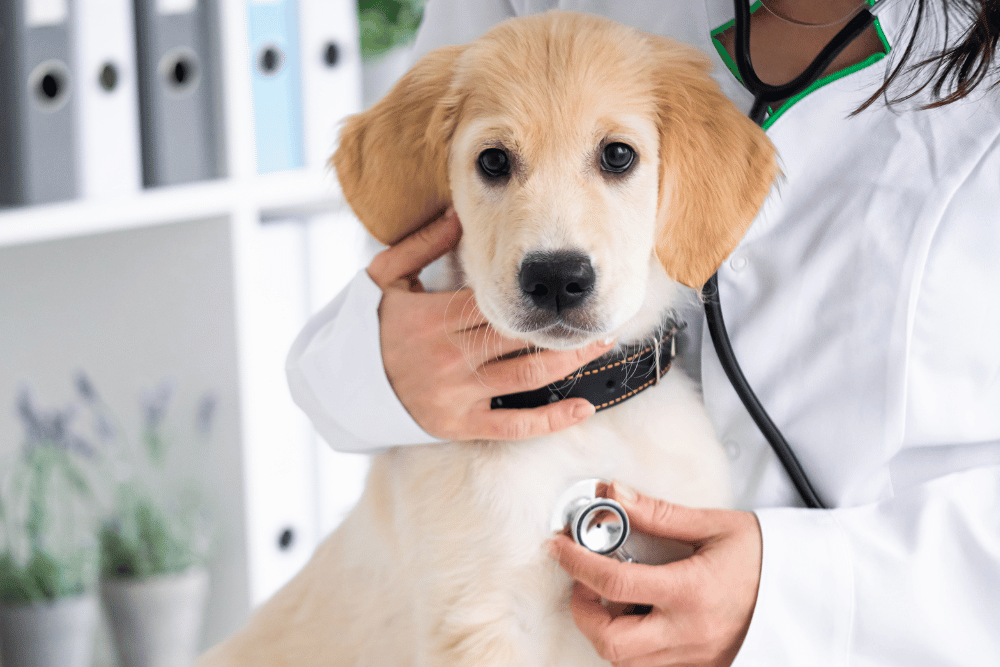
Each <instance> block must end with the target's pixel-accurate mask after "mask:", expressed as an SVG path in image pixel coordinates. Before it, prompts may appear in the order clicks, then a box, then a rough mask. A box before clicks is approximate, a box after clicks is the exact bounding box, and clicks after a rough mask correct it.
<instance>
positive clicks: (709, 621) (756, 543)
mask: <svg viewBox="0 0 1000 667" xmlns="http://www.w3.org/2000/svg"><path fill="white" fill-rule="evenodd" d="M607 497H609V498H614V499H615V500H617V501H618V502H620V503H621V504H622V506H623V507H624V508H625V510H626V511H627V512H628V517H629V522H630V523H631V525H632V528H633V529H634V530H637V531H639V532H642V533H646V534H649V535H654V536H658V537H663V538H668V539H672V540H678V541H680V542H685V543H688V544H691V545H692V546H693V547H694V555H692V556H691V557H689V558H685V559H683V560H679V561H675V562H673V563H668V564H666V565H655V566H654V565H642V564H639V563H620V562H618V561H616V560H613V559H611V558H608V557H606V556H600V555H598V554H596V553H593V552H591V551H588V550H587V549H584V548H583V547H581V546H579V545H577V544H576V543H575V542H573V540H571V539H570V538H569V537H568V536H566V535H560V536H558V537H557V538H556V539H554V540H553V541H552V542H551V543H550V544H551V553H552V556H553V558H555V559H556V560H558V561H559V564H560V565H561V566H562V567H563V569H565V570H566V571H567V572H568V573H569V574H570V576H571V577H573V579H575V580H576V582H577V583H576V584H575V585H574V588H573V598H572V601H571V603H570V606H571V609H572V612H573V619H574V620H575V621H576V625H577V627H578V628H579V629H580V631H581V632H583V634H584V635H585V636H586V637H587V638H588V639H589V640H590V642H591V643H592V644H593V645H594V648H595V649H597V652H598V653H599V654H600V655H601V657H602V658H604V659H605V660H608V661H609V662H611V663H612V664H613V665H615V667H663V666H666V665H711V666H712V667H725V666H728V665H730V664H732V661H733V660H734V659H735V657H736V654H737V652H738V651H739V648H740V645H741V644H742V643H743V639H744V637H745V636H746V632H747V629H748V628H749V626H750V619H751V617H752V616H753V610H754V606H755V605H756V601H757V587H758V585H759V583H760V566H761V553H762V546H761V534H760V526H759V524H758V523H757V517H756V516H755V515H753V514H751V513H749V512H735V511H730V510H702V509H692V508H689V507H684V506H683V505H674V504H672V503H668V502H666V501H663V500H657V499H655V498H650V497H648V496H644V495H641V494H637V493H636V492H635V491H633V490H631V489H629V488H628V487H625V486H623V485H621V484H619V483H617V482H615V483H613V484H612V485H611V486H610V487H609V488H608V492H607ZM602 598H603V600H610V601H613V602H618V603H631V604H640V605H647V606H651V607H652V610H651V611H650V612H649V613H648V614H645V615H642V616H635V615H615V613H614V609H620V608H621V607H620V605H610V606H606V605H605V603H604V602H603V600H602Z"/></svg>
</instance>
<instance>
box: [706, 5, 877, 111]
mask: <svg viewBox="0 0 1000 667" xmlns="http://www.w3.org/2000/svg"><path fill="white" fill-rule="evenodd" d="M872 2H873V0H868V4H869V5H871V4H872ZM760 5H761V3H760V1H759V0H758V2H755V3H753V5H751V7H750V12H751V13H753V12H756V11H757V10H758V9H760ZM735 25H736V19H733V20H732V21H729V22H728V23H725V24H723V25H721V26H719V27H718V28H716V29H715V30H713V31H712V33H711V34H712V44H714V45H715V50H716V51H718V52H719V57H720V58H722V62H724V63H725V64H726V67H728V68H729V71H730V72H731V73H732V75H733V76H734V77H736V80H737V81H739V82H740V84H741V85H744V84H743V77H741V76H740V69H739V67H737V66H736V62H735V61H734V60H733V58H732V56H730V55H729V52H728V51H726V47H724V46H723V45H722V42H721V41H720V40H719V35H721V34H722V33H724V32H725V31H727V30H729V29H730V28H732V27H733V26H735ZM874 25H875V31H876V32H877V33H878V38H879V40H880V41H881V42H882V48H883V49H884V51H883V52H882V53H873V54H872V55H870V56H868V58H866V59H865V60H863V61H861V62H859V63H856V64H854V65H851V66H850V67H845V68H844V69H842V70H839V71H837V72H834V73H833V74H828V75H827V76H824V77H820V78H819V79H817V80H816V81H813V82H812V84H811V85H810V86H809V87H808V88H806V89H805V90H803V91H802V92H800V93H798V94H797V95H793V96H792V97H790V98H788V99H787V100H785V103H784V104H782V105H781V106H780V107H779V108H778V109H777V110H775V109H773V108H772V107H768V109H767V114H768V116H767V120H765V121H764V125H763V127H764V129H765V130H766V129H768V128H769V127H771V125H773V124H774V122H775V121H777V120H778V119H779V118H781V116H782V115H783V114H784V113H785V112H786V111H788V110H789V109H790V108H791V107H793V106H794V105H795V103H796V102H798V101H799V100H801V99H802V98H804V97H805V96H806V95H808V94H809V93H811V92H813V91H814V90H818V89H819V88H822V87H823V86H825V85H827V84H828V83H833V82H834V81H836V80H837V79H841V78H843V77H845V76H848V75H850V74H854V73H855V72H857V71H859V70H863V69H864V68H866V67H868V66H869V65H874V64H875V63H877V62H878V61H880V60H882V58H885V57H886V56H887V55H888V54H889V52H890V51H891V50H892V47H891V46H889V40H888V39H886V37H885V33H884V32H883V31H882V25H881V24H880V23H879V20H878V17H875V24H874Z"/></svg>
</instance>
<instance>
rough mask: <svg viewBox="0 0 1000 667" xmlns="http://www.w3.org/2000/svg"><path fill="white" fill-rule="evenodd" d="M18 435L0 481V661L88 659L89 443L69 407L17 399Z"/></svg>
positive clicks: (72, 662) (92, 519)
mask: <svg viewBox="0 0 1000 667" xmlns="http://www.w3.org/2000/svg"><path fill="white" fill-rule="evenodd" d="M18 412H19V415H20V417H21V422H22V424H23V425H24V428H25V440H24V443H23V445H22V447H21V448H20V450H19V451H18V452H17V455H16V458H15V459H14V461H12V462H10V463H9V464H8V465H5V466H4V469H5V470H6V475H4V476H3V479H0V655H2V656H3V660H4V663H3V664H4V665H5V667H85V666H86V665H89V664H90V660H91V655H92V650H93V637H94V630H95V627H96V622H97V603H96V597H95V596H94V587H95V581H96V574H97V548H96V546H97V545H96V542H95V540H94V527H95V523H96V519H97V508H98V507H99V503H98V502H97V499H96V497H95V493H94V488H95V487H94V484H93V479H92V478H93V472H94V465H93V464H94V460H95V459H96V454H97V453H96V451H95V449H94V447H93V446H92V445H91V444H90V443H88V442H87V441H86V440H84V439H83V438H82V437H80V436H79V435H77V434H76V433H75V432H74V430H73V429H72V428H71V425H72V424H71V422H72V421H73V417H74V411H73V410H72V409H65V410H61V411H51V412H42V411H40V410H38V409H36V408H35V406H34V405H33V404H32V401H31V397H30V395H29V393H28V391H27V390H24V391H22V393H21V395H20V397H19V399H18Z"/></svg>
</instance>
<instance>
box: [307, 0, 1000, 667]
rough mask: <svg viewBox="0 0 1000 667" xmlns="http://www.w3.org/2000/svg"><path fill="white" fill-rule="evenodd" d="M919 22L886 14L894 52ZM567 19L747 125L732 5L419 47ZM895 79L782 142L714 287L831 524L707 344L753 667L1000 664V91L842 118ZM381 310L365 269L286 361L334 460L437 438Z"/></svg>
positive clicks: (633, 7) (709, 394) (777, 125)
mask: <svg viewBox="0 0 1000 667" xmlns="http://www.w3.org/2000/svg"><path fill="white" fill-rule="evenodd" d="M906 4H907V3H906V2H903V1H901V0H896V2H895V3H894V4H892V0H890V4H889V6H888V7H887V8H886V9H884V10H882V11H881V12H880V14H879V21H880V27H881V29H882V30H883V32H884V33H885V35H886V37H887V39H888V41H889V43H890V44H895V43H899V40H900V35H899V32H900V26H901V20H902V16H904V15H905V12H906V9H907V7H906V6H905V5H906ZM554 6H558V7H560V8H563V9H572V10H581V11H593V12H595V13H600V14H603V15H606V16H609V17H610V18H613V19H615V20H618V21H620V22H623V23H626V24H630V25H634V26H636V27H639V28H642V29H644V30H647V31H650V32H657V33H661V34H667V35H670V36H673V37H675V38H678V39H682V40H684V41H687V42H688V43H691V44H693V45H695V46H697V47H699V48H701V49H702V50H704V51H705V52H706V53H707V54H708V55H710V56H711V57H713V58H714V59H715V61H716V62H717V63H718V68H717V69H718V71H717V72H716V78H717V80H719V82H720V84H721V85H722V87H723V89H724V91H725V92H726V93H727V94H728V95H729V96H730V97H731V98H732V99H733V100H734V101H736V102H737V104H738V105H740V106H741V107H742V108H743V109H744V110H745V109H747V108H749V103H750V97H749V95H748V94H747V93H746V91H744V90H743V89H742V88H741V87H740V86H739V84H738V83H737V82H736V80H735V79H734V77H733V76H732V75H731V74H730V73H729V71H728V70H727V69H726V68H725V67H724V66H723V65H722V62H721V59H720V58H719V56H718V54H717V53H716V51H715V49H714V48H713V47H712V46H711V44H710V41H709V38H708V35H709V31H710V30H711V29H712V28H714V27H717V26H719V25H721V24H723V23H724V22H726V21H727V20H729V19H731V17H732V8H731V7H730V6H729V3H728V2H726V0H722V2H721V3H719V2H716V1H715V0H709V2H708V3H707V6H706V7H705V8H704V10H703V8H702V6H701V5H692V4H690V3H682V2H678V3H672V4H671V3H663V2H660V1H657V0H631V1H627V0H620V1H618V2H614V3H610V2H602V1H600V0H575V1H571V0H565V1H562V2H557V1H556V0H520V1H519V0H510V1H509V2H507V1H503V0H483V1H481V2H473V1H469V0H432V2H431V3H430V4H429V6H428V7H427V10H426V16H425V25H424V28H423V31H422V34H421V36H420V38H419V40H418V45H417V50H418V51H419V52H424V51H427V50H429V49H430V48H432V47H435V46H439V45H443V44H446V43H460V42H465V41H468V40H470V39H473V38H474V37H476V36H477V35H479V34H481V33H482V32H484V31H485V30H486V29H487V28H488V27H489V26H490V25H492V24H493V23H495V22H496V21H498V20H501V19H503V18H506V17H509V16H513V15H519V14H522V13H526V12H533V11H541V10H544V9H548V8H551V7H554ZM889 60H890V59H884V60H882V61H880V62H877V63H874V64H872V65H870V66H868V67H866V68H864V69H862V70H860V71H856V72H854V73H852V74H850V75H848V76H846V77H843V78H841V79H838V80H836V81H834V82H832V83H829V84H827V85H826V86H824V87H822V88H820V89H818V90H815V91H813V92H811V93H810V94H809V95H807V96H806V97H805V98H804V99H802V100H800V101H799V102H797V103H796V104H795V105H794V106H793V107H792V108H791V109H790V110H788V111H787V112H786V113H784V114H783V115H782V116H781V117H780V118H778V119H777V120H776V121H775V122H774V123H773V125H771V126H770V127H769V129H768V134H769V136H770V137H771V139H772V141H773V142H774V143H775V145H776V146H777V148H778V152H779V155H780V158H781V166H782V169H783V171H784V174H785V179H784V182H783V184H782V185H781V186H780V187H779V188H778V189H777V191H776V192H774V193H772V196H771V197H770V198H769V199H768V201H767V202H766V204H765V206H764V208H763V210H762V211H761V213H760V215H759V216H758V217H757V219H756V220H755V221H754V223H753V225H752V226H751V228H750V230H749V232H748V233H747V234H746V237H745V238H744V239H743V241H742V243H741V244H740V246H739V247H738V248H737V250H736V251H735V252H734V253H733V255H732V256H731V257H730V258H729V259H728V260H727V261H726V263H725V264H724V265H723V266H722V268H721V269H720V271H719V284H720V294H721V299H722V307H723V311H724V313H725V318H726V322H727V324H728V327H729V333H730V336H731V338H732V342H733V346H734V348H735V351H736V355H737V357H738V358H739V360H740V362H741V365H742V367H743V370H744V372H745V374H746V376H747V378H748V379H749V381H750V384H751V386H752V387H753V389H754V391H755V392H756V393H757V395H758V396H759V397H760V398H761V400H762V402H763V404H764V405H765V406H766V407H767V409H768V411H769V413H770V414H771V417H772V418H773V419H774V421H775V422H776V423H777V424H778V425H779V427H780V428H781V429H782V431H783V433H784V434H785V437H786V438H787V439H788V441H789V442H790V443H791V445H792V447H793V449H794V450H795V452H796V454H797V455H798V458H799V459H800V461H801V462H802V464H803V465H804V467H805V469H806V471H807V472H808V474H809V476H810V478H811V480H812V482H813V484H814V486H815V487H816V488H817V491H818V492H819V494H820V496H821V497H822V498H823V499H824V500H825V501H826V502H827V504H829V505H831V506H833V507H835V508H836V509H832V510H805V509H800V508H796V507H795V506H796V505H797V504H799V501H798V498H797V495H796V493H795V490H794V488H793V487H792V486H791V484H790V483H789V482H788V480H787V478H786V476H785V474H784V472H783V470H782V468H781V466H780V464H779V463H778V462H777V460H776V459H775V458H774V456H773V455H772V454H771V452H770V450H769V448H768V446H767V444H766V442H765V441H764V440H763V438H762V436H761V435H760V433H759V431H758V430H757V429H756V427H755V426H754V425H753V423H752V421H751V420H750V417H749V416H748V415H747V413H746V411H745V409H744V408H743V406H742V404H741V403H740V401H739V399H738V398H737V397H736V394H735V393H734V392H733V390H732V388H731V387H730V386H729V383H728V381H727V380H726V378H725V375H724V373H723V371H722V369H721V367H720V366H719V362H718V359H717V358H716V356H715V352H714V350H713V348H712V346H711V343H710V342H709V340H708V338H707V332H705V333H704V334H703V336H702V337H703V341H702V345H701V351H700V353H701V366H702V369H701V372H702V381H703V385H704V392H705V400H706V403H707V405H708V409H709V413H710V415H711V417H712V420H713V421H714V423H715V426H716V428H717V431H718V433H719V434H720V437H721V438H722V440H723V442H724V443H725V447H726V450H727V452H729V454H730V456H731V458H732V459H733V465H734V469H735V474H736V483H737V492H738V496H739V498H740V499H741V505H742V506H744V507H746V508H752V509H754V510H755V511H756V512H757V515H758V517H759V519H760V524H761V529H762V531H763V539H764V549H763V554H764V560H763V569H762V574H761V583H760V590H759V594H758V599H757V606H756V608H755V610H754V616H753V620H752V623H751V626H750V631H749V633H748V636H747V638H746V641H745V642H744V645H743V648H742V649H741V651H740V654H739V656H738V657H737V660H736V663H735V664H736V665H739V666H746V665H766V666H767V667H778V666H782V665H789V666H795V667H821V666H825V665H831V666H832V665H851V666H867V665H898V666H900V667H904V666H905V667H914V666H919V665H968V666H981V665H996V664H1000V345H998V343H997V342H996V340H997V336H998V332H1000V91H996V90H994V91H993V93H992V95H990V96H985V97H984V96H980V97H978V98H977V99H975V100H971V101H967V102H963V103H959V104H954V105H950V106H947V107H945V108H943V109H939V110H932V111H921V112H912V111H893V110H889V109H887V108H885V107H884V106H882V105H876V106H874V107H872V108H870V109H869V110H867V111H865V112H863V113H861V114H859V115H857V116H849V114H850V112H851V111H853V110H854V109H855V108H856V107H857V106H858V105H859V104H860V103H861V102H862V101H863V100H865V99H866V98H867V97H868V96H869V95H870V94H871V93H872V92H873V91H874V90H875V89H876V88H877V87H878V85H880V84H881V82H882V79H883V76H884V74H885V68H886V63H887V62H888V61H889ZM379 298H380V292H379V290H378V288H377V287H376V286H375V285H374V284H373V283H372V282H371V280H370V279H368V277H367V275H366V274H364V272H362V273H360V274H359V275H358V277H357V278H356V279H355V280H354V281H353V283H352V284H351V285H349V286H348V288H347V289H346V290H345V291H344V292H343V293H342V294H341V295H340V296H339V297H338V298H337V300H336V301H335V302H334V303H332V304H331V305H330V306H329V307H328V308H327V309H325V310H324V311H323V312H321V313H319V314H318V315H317V316H316V317H315V318H314V319H313V320H312V321H311V322H310V324H309V325H308V326H307V327H306V329H305V330H304V331H303V333H302V335H301V336H300V337H299V339H298V340H297V341H296V343H295V346H294V347H293V349H292V351H291V353H290V355H289V365H288V374H289V381H290V385H291V388H292V392H293V395H294V396H295V398H296V400H297V401H298V402H299V404H300V405H301V406H302V407H303V408H304V409H305V411H306V412H307V413H308V414H309V415H310V417H311V418H312V419H313V421H314V423H315V424H316V425H317V427H318V428H319V430H320V432H321V433H323V435H324V436H325V437H326V438H327V440H328V441H329V442H330V443H331V444H332V445H333V446H334V447H336V448H338V449H342V450H348V451H351V450H353V451H364V450H373V449H377V448H381V447H385V446H388V445H395V444H401V443H421V442H432V441H434V439H433V438H432V437H430V436H428V435H427V434H426V433H424V432H423V431H422V430H421V429H420V428H419V427H418V426H417V425H416V424H415V423H414V422H413V420H412V419H411V418H410V417H409V415H408V414H407V413H406V410H405V409H404V408H403V407H402V406H401V405H400V404H399V402H398V400H397V399H396V398H395V396H394V394H393V392H392V389H391V387H390V386H389V384H388V382H387V381H386V380H385V375H384V372H383V371H382V368H381V358H380V352H379V347H378V319H377V313H376V308H377V305H378V301H379ZM346 350H351V352H350V353H346V352H345V351H346ZM358 377H365V378H377V379H378V381H377V382H374V383H366V384H364V385H359V383H358V382H356V381H353V380H347V381H345V380H344V378H358ZM376 406H377V407H376Z"/></svg>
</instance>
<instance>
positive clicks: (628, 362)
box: [490, 325, 679, 411]
mask: <svg viewBox="0 0 1000 667" xmlns="http://www.w3.org/2000/svg"><path fill="white" fill-rule="evenodd" d="M678 331H679V327H677V326H674V325H670V326H667V327H664V328H663V329H661V332H662V333H661V335H660V338H659V340H657V341H656V342H653V343H649V344H647V345H631V346H628V347H624V348H621V349H618V350H614V351H613V352H610V353H608V354H606V355H604V356H603V357H600V358H598V359H595V360H594V361H592V362H590V363H589V364H587V365H586V366H584V367H582V368H578V369H577V370H576V372H574V373H572V374H570V375H567V376H566V377H564V378H563V379H562V380H559V381H558V382H553V383H552V384H550V385H547V386H545V387H542V388H541V389H535V390H532V391H523V392H520V393H517V394H507V395H506V396H497V397H495V398H493V399H492V400H491V401H490V407H491V408H492V409H494V410H496V409H500V408H515V409H516V408H537V407H539V406H541V405H546V404H548V403H555V402H556V401H561V400H563V399H564V398H577V397H580V398H585V399H587V400H588V401H590V402H591V404H593V406H594V407H595V408H596V409H597V410H598V411H600V410H605V409H607V408H610V407H612V406H614V405H618V404H619V403H621V402H622V401H625V400H628V399H630V398H632V397H633V396H635V395H636V394H638V393H639V392H640V391H642V390H644V389H647V388H649V387H651V386H653V385H654V384H656V382H657V381H658V380H659V379H660V378H661V377H663V376H664V375H665V374H666V372H667V371H668V370H670V365H671V363H672V362H673V360H674V354H675V353H676V335H677V332H678Z"/></svg>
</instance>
